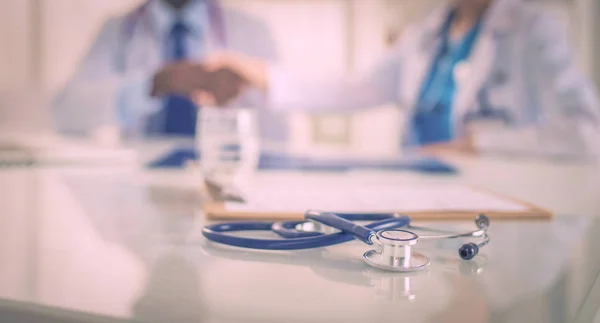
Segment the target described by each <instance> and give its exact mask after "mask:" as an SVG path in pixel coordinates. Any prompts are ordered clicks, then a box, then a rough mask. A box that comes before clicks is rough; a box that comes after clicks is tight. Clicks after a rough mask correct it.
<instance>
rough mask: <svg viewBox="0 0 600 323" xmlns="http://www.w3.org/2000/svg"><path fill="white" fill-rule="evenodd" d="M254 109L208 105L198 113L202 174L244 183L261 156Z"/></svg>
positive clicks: (228, 183)
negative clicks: (209, 106)
mask: <svg viewBox="0 0 600 323" xmlns="http://www.w3.org/2000/svg"><path fill="white" fill-rule="evenodd" d="M257 123H258V121H257V116H256V111H254V110H253V109H245V108H207V107H204V108H203V109H202V110H200V111H199V113H198V122H197V123H196V124H197V128H196V148H197V150H198V152H199V155H200V160H199V165H200V169H201V170H202V173H203V174H204V176H205V177H209V178H211V179H212V180H215V181H217V182H219V183H220V184H221V185H223V186H245V183H246V182H247V181H248V180H249V179H250V178H251V177H252V175H253V174H254V172H255V170H256V168H257V166H258V159H259V156H260V147H259V146H260V145H259V135H258V125H257Z"/></svg>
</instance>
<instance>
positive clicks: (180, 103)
mask: <svg viewBox="0 0 600 323" xmlns="http://www.w3.org/2000/svg"><path fill="white" fill-rule="evenodd" d="M223 50H231V51H235V52H239V53H244V54H245V55H249V56H253V57H258V58H261V59H263V60H266V61H269V62H274V61H275V60H276V59H277V52H276V46H275V43H274V41H273V39H272V37H271V34H270V32H269V31H268V29H267V28H266V26H265V25H264V24H263V23H262V22H260V21H258V20H256V19H255V18H252V17H250V16H248V15H247V14H244V13H242V12H239V11H236V10H234V9H232V8H227V7H224V6H222V5H220V3H219V2H218V0H148V1H146V2H145V3H143V4H142V5H141V6H139V7H138V8H136V9H134V10H133V11H132V12H130V13H128V14H126V15H123V16H119V17H115V18H111V19H109V20H108V21H106V23H105V24H104V26H103V27H102V30H101V31H100V33H99V36H98V37H97V39H96V40H95V42H94V44H93V45H92V47H91V49H90V51H89V53H88V54H87V56H86V57H85V59H84V60H83V62H82V63H81V64H80V66H79V68H78V70H77V72H76V73H75V75H74V76H73V77H72V78H71V79H70V80H69V82H68V84H67V85H66V86H65V87H64V89H63V90H62V91H60V93H59V94H58V95H57V96H56V98H55V100H54V104H53V116H54V120H55V125H56V127H57V128H58V130H60V131H61V132H63V133H67V134H76V135H87V134H90V133H93V132H94V131H95V130H96V129H102V128H105V127H106V126H107V125H108V126H111V127H116V128H118V129H120V130H121V133H122V134H125V135H133V136H139V135H177V136H193V135H194V132H195V122H196V113H197V106H195V105H193V103H192V102H191V100H188V97H186V95H185V92H186V90H187V89H182V87H190V86H194V82H200V83H202V82H204V83H206V82H207V80H203V79H202V78H203V77H204V78H206V77H205V76H206V75H204V74H203V68H202V65H201V62H202V60H203V59H204V58H205V57H206V56H207V55H208V54H209V53H211V52H215V51H223ZM230 83H231V82H230ZM177 87H179V88H177ZM151 93H162V94H165V95H151ZM169 94H173V95H169ZM174 94H177V95H174ZM261 103H264V95H262V94H261V93H259V92H258V91H254V93H245V95H243V96H242V97H240V98H238V99H237V100H235V102H231V104H233V105H237V106H243V107H251V106H255V105H260V104H261ZM259 120H260V121H261V122H262V123H263V125H264V126H263V127H262V129H261V130H262V133H263V135H264V136H267V137H270V138H276V139H279V137H282V136H283V137H284V136H285V131H286V129H285V122H283V121H284V119H283V117H280V116H279V115H278V114H275V113H272V112H269V111H261V113H260V115H259Z"/></svg>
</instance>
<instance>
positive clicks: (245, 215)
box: [202, 185, 554, 221]
mask: <svg viewBox="0 0 600 323" xmlns="http://www.w3.org/2000/svg"><path fill="white" fill-rule="evenodd" d="M468 187H470V188H472V189H474V190H477V191H482V192H485V193H486V194H491V195H494V196H496V197H498V198H501V199H504V200H507V201H511V202H514V203H517V204H520V205H523V206H524V207H526V208H527V210H526V211H518V212H517V211H515V212H498V211H486V210H478V211H473V210H468V211H419V212H398V211H389V212H390V213H400V214H406V215H408V216H410V217H411V218H412V219H413V220H416V221H454V220H472V219H473V218H475V217H476V216H477V215H479V214H485V215H487V216H488V217H489V218H490V219H492V220H501V221H502V220H511V221H515V220H550V219H552V218H553V217H554V214H553V213H552V212H550V211H548V210H545V209H542V208H540V207H538V206H536V205H534V204H532V203H529V202H525V201H522V200H519V199H515V198H512V197H509V196H505V195H502V194H498V193H496V192H494V191H491V190H489V189H486V188H481V187H477V186H473V185H469V186H468ZM202 209H203V211H204V214H205V215H206V218H207V219H208V220H224V221H228V220H252V221H255V220H256V221H302V220H304V213H299V212H272V213H261V212H232V211H227V210H226V209H225V202H222V201H214V202H208V203H206V204H205V205H204V206H203V207H202Z"/></svg>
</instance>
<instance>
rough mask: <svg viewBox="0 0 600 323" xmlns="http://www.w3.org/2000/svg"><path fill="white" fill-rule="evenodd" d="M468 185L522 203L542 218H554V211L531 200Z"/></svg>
mask: <svg viewBox="0 0 600 323" xmlns="http://www.w3.org/2000/svg"><path fill="white" fill-rule="evenodd" d="M469 187H471V188H472V189H474V190H478V191H482V192H485V193H486V194H490V195H494V196H496V197H499V198H501V199H504V200H508V201H511V202H514V203H517V204H520V205H523V206H525V207H527V208H528V209H529V212H537V213H540V214H543V215H544V218H546V219H553V218H554V213H553V212H551V211H550V210H547V209H544V208H541V207H539V206H537V205H535V204H533V203H531V202H527V201H524V200H521V199H518V198H515V197H511V196H507V195H504V194H500V193H497V192H495V191H492V190H490V189H487V188H483V187H480V186H476V185H469Z"/></svg>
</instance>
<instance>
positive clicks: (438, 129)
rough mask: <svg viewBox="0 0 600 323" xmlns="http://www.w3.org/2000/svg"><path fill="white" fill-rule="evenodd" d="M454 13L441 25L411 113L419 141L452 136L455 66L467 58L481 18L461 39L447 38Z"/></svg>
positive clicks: (431, 141) (416, 137) (441, 140)
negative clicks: (436, 47) (439, 39)
mask: <svg viewBox="0 0 600 323" xmlns="http://www.w3.org/2000/svg"><path fill="white" fill-rule="evenodd" d="M454 15H455V13H454V12H452V13H451V14H450V15H449V17H448V19H447V20H446V23H445V24H444V26H443V29H442V32H441V35H442V44H441V46H440V49H439V52H438V53H437V55H436V56H435V59H434V61H433V63H432V65H431V69H430V71H429V76H428V77H427V78H426V79H425V81H424V83H423V87H422V89H421V92H420V95H419V100H418V102H417V109H416V112H415V115H414V117H413V132H414V138H415V140H416V143H417V144H419V145H425V144H432V143H436V142H444V141H451V140H452V139H454V129H453V122H452V105H453V100H454V93H455V92H456V83H455V80H454V68H455V67H456V64H457V63H459V62H461V61H463V60H466V59H467V58H468V57H469V55H470V53H471V49H472V48H473V44H474V43H475V40H476V39H477V35H478V34H479V30H480V29H481V19H480V20H479V21H478V22H477V23H476V24H475V25H474V26H473V28H471V30H470V31H469V32H468V33H467V34H465V35H464V36H463V37H462V39H459V40H456V41H453V40H451V39H450V26H451V25H452V20H453V19H454Z"/></svg>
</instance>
